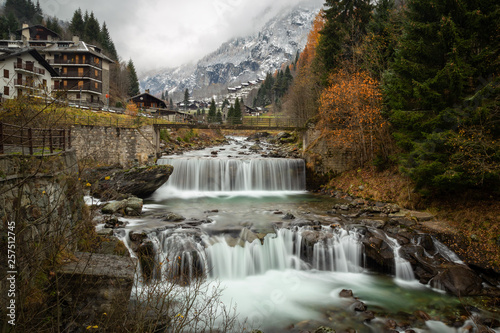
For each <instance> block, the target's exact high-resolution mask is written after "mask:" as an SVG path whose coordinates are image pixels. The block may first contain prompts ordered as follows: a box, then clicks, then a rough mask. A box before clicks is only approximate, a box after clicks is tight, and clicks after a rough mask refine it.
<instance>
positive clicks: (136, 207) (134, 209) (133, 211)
mask: <svg viewBox="0 0 500 333" xmlns="http://www.w3.org/2000/svg"><path fill="white" fill-rule="evenodd" d="M142 207H143V201H142V199H139V198H136V197H130V198H128V199H125V200H121V201H111V202H108V203H107V204H106V205H104V207H102V209H101V211H102V213H103V214H115V213H119V212H124V213H125V214H126V215H130V216H139V215H141V213H142Z"/></svg>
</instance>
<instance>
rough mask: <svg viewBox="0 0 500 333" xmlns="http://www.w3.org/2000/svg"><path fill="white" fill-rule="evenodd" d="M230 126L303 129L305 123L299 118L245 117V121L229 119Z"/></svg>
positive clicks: (227, 122)
mask: <svg viewBox="0 0 500 333" xmlns="http://www.w3.org/2000/svg"><path fill="white" fill-rule="evenodd" d="M226 124H228V125H238V124H241V125H244V126H252V127H278V128H280V127H288V128H290V127H296V128H299V127H303V125H304V124H303V121H302V120H301V119H298V118H288V117H244V118H243V119H238V118H228V119H227V120H226Z"/></svg>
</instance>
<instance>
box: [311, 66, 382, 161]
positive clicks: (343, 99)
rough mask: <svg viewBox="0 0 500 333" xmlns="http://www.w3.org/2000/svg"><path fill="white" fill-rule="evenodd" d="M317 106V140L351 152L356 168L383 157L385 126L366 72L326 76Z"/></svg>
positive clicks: (374, 86)
mask: <svg viewBox="0 0 500 333" xmlns="http://www.w3.org/2000/svg"><path fill="white" fill-rule="evenodd" d="M319 103H320V107H319V121H318V128H319V129H320V130H321V137H320V140H328V142H330V143H331V144H332V145H333V146H335V147H338V148H349V149H351V150H352V151H353V152H354V153H355V156H356V161H357V162H358V164H359V165H360V166H361V165H363V164H364V163H365V162H367V161H370V160H372V159H373V158H374V157H375V155H376V154H378V153H384V151H385V150H386V147H385V146H384V139H383V138H384V137H385V136H386V135H387V134H386V131H387V125H386V122H385V121H384V119H383V117H382V115H381V108H382V93H381V90H380V88H379V82H378V81H376V80H375V79H373V78H372V77H370V76H369V75H368V74H367V73H366V72H361V71H357V72H354V73H349V72H347V71H345V70H341V71H339V72H337V73H335V74H333V75H331V76H330V85H329V86H328V87H327V88H326V89H324V91H323V92H322V94H321V97H320V100H319Z"/></svg>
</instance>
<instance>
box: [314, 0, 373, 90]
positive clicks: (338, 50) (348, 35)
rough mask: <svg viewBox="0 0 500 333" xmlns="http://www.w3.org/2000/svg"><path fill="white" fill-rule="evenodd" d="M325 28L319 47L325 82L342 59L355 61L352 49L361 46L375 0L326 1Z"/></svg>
mask: <svg viewBox="0 0 500 333" xmlns="http://www.w3.org/2000/svg"><path fill="white" fill-rule="evenodd" d="M325 5H326V6H327V7H328V8H327V9H326V10H325V18H326V22H325V26H324V28H323V30H322V31H321V36H320V40H319V45H318V48H317V52H318V57H319V61H320V65H321V66H322V71H323V73H324V79H325V80H326V79H327V77H328V73H330V72H332V71H334V70H335V69H336V68H338V66H339V65H340V63H341V60H342V59H341V57H340V55H342V58H348V59H349V58H352V56H353V54H354V51H353V49H352V46H353V45H354V44H356V43H359V42H360V41H361V40H362V38H363V36H364V34H365V33H366V25H367V24H368V22H369V21H370V18H371V11H372V4H371V0H326V1H325Z"/></svg>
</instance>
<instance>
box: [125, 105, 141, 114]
mask: <svg viewBox="0 0 500 333" xmlns="http://www.w3.org/2000/svg"><path fill="white" fill-rule="evenodd" d="M138 112H139V110H138V109H137V105H136V104H135V103H128V104H127V110H126V111H125V113H126V114H127V115H129V116H137V113H138Z"/></svg>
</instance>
